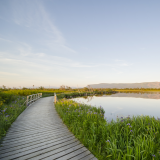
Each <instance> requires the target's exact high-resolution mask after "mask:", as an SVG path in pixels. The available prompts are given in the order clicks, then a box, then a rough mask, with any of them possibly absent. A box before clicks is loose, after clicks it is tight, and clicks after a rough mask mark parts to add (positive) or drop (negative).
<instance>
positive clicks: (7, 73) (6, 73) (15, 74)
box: [0, 72, 19, 76]
mask: <svg viewBox="0 0 160 160" xmlns="http://www.w3.org/2000/svg"><path fill="white" fill-rule="evenodd" d="M0 74H2V75H8V76H18V75H19V74H17V73H10V72H0Z"/></svg>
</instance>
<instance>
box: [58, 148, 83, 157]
mask: <svg viewBox="0 0 160 160" xmlns="http://www.w3.org/2000/svg"><path fill="white" fill-rule="evenodd" d="M84 151H86V148H85V147H82V148H79V149H78V150H75V151H73V152H71V153H69V154H66V155H65V156H62V157H60V158H57V160H66V159H71V158H73V157H74V158H75V155H79V154H81V153H84ZM75 159H76V158H75Z"/></svg>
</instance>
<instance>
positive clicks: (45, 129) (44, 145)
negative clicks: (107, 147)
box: [0, 97, 97, 160]
mask: <svg viewBox="0 0 160 160" xmlns="http://www.w3.org/2000/svg"><path fill="white" fill-rule="evenodd" d="M1 145H2V146H1V147H0V159H1V160H9V159H20V160H24V159H34V160H38V159H46V160H53V159H58V160H67V159H71V160H79V159H81V160H97V158H95V157H94V156H93V154H91V152H90V151H88V149H86V148H85V147H84V146H83V145H82V144H81V143H80V142H79V141H78V140H77V139H76V138H75V137H74V135H73V134H72V133H71V132H70V131H69V130H68V128H67V127H66V126H65V125H64V124H63V122H62V120H61V119H60V118H59V116H58V114H57V112H56V110H55V107H54V104H53V97H47V98H41V99H39V100H38V101H36V102H35V103H34V104H32V105H30V106H29V107H28V108H27V109H26V110H25V111H24V112H23V113H22V114H21V115H20V116H19V117H18V118H17V120H16V121H15V122H14V123H13V124H12V126H11V127H10V129H9V130H8V132H7V135H6V136H5V138H4V139H3V142H2V144H1Z"/></svg>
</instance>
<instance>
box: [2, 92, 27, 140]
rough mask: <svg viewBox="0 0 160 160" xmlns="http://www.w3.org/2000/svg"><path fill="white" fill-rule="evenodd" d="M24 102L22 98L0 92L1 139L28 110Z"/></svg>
mask: <svg viewBox="0 0 160 160" xmlns="http://www.w3.org/2000/svg"><path fill="white" fill-rule="evenodd" d="M24 101H25V98H24V97H22V96H17V95H13V94H10V93H9V94H8V93H3V92H0V139H1V138H2V137H3V136H5V134H6V131H7V130H8V128H9V127H10V126H11V124H12V123H13V122H14V121H15V120H16V118H17V117H18V116H19V114H20V113H22V112H23V111H24V109H25V108H26V106H25V105H23V104H24Z"/></svg>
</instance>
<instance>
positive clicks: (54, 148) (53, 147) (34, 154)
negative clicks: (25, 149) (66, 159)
mask: <svg viewBox="0 0 160 160" xmlns="http://www.w3.org/2000/svg"><path fill="white" fill-rule="evenodd" d="M74 142H75V139H72V140H70V141H66V142H63V143H61V144H57V145H55V146H52V147H49V148H46V149H43V150H40V151H37V152H34V153H31V154H28V155H26V156H23V157H20V158H18V159H19V160H25V159H31V158H33V159H40V157H39V156H42V155H43V156H44V155H45V154H48V153H50V154H51V153H52V154H53V151H54V150H56V149H59V148H63V147H64V146H67V145H70V144H72V143H74ZM54 152H57V150H56V151H54Z"/></svg>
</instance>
